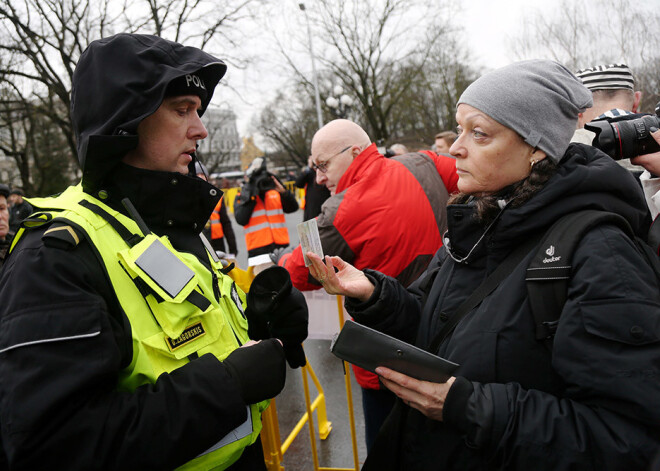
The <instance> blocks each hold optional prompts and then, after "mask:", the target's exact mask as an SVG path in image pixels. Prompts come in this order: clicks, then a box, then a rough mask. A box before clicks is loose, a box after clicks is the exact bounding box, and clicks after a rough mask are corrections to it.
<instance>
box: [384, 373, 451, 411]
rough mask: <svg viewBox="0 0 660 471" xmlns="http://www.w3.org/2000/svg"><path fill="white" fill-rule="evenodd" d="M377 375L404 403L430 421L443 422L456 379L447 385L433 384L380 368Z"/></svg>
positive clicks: (449, 380) (449, 381) (448, 381)
mask: <svg viewBox="0 0 660 471" xmlns="http://www.w3.org/2000/svg"><path fill="white" fill-rule="evenodd" d="M376 373H377V374H378V376H380V379H381V381H382V382H383V384H384V385H385V387H386V388H387V389H389V390H390V391H392V392H393V393H394V394H396V395H397V396H399V397H400V398H401V399H402V400H403V402H404V403H406V404H407V405H409V406H410V407H412V408H413V409H417V410H418V411H420V412H421V413H422V414H424V415H425V416H427V417H428V418H429V419H433V420H438V421H440V422H442V411H443V408H444V406H445V399H446V398H447V393H448V392H449V388H451V385H452V384H454V381H455V380H456V378H455V377H453V376H452V377H451V378H449V379H448V380H447V382H446V383H431V382H429V381H420V380H418V379H415V378H411V377H410V376H406V375H404V374H403V373H397V372H396V371H394V370H390V369H389V368H385V367H384V366H379V367H378V368H376Z"/></svg>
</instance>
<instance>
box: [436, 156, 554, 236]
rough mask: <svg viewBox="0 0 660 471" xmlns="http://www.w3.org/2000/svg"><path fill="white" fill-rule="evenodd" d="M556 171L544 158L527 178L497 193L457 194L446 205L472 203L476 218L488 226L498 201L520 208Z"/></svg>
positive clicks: (551, 161)
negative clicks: (475, 210)
mask: <svg viewBox="0 0 660 471" xmlns="http://www.w3.org/2000/svg"><path fill="white" fill-rule="evenodd" d="M556 171H557V164H556V163H555V162H554V161H553V160H552V159H551V158H550V157H546V158H545V159H543V160H541V161H540V162H538V163H537V164H535V165H534V166H533V167H532V171H531V172H530V173H529V176H528V177H527V178H524V179H522V180H520V181H519V182H516V183H514V184H512V185H509V186H507V187H506V188H503V189H502V190H500V191H498V192H497V193H493V194H492V195H487V196H473V195H469V194H467V193H457V194H455V195H453V196H452V197H450V198H449V203H448V204H465V203H467V202H468V201H472V202H474V203H475V205H476V207H477V216H478V217H479V219H480V220H481V221H482V222H483V223H484V224H488V223H489V222H491V221H492V220H493V219H495V217H496V216H497V215H498V214H499V212H500V210H501V208H500V206H499V204H498V201H499V200H502V199H503V200H506V201H508V202H509V204H508V207H509V208H517V207H519V206H522V205H523V204H524V203H526V202H527V201H529V199H530V198H531V197H532V196H534V195H535V194H536V193H538V191H539V190H540V189H541V188H543V186H544V185H545V184H546V183H547V181H548V180H550V177H552V176H553V175H554V174H555V172H556Z"/></svg>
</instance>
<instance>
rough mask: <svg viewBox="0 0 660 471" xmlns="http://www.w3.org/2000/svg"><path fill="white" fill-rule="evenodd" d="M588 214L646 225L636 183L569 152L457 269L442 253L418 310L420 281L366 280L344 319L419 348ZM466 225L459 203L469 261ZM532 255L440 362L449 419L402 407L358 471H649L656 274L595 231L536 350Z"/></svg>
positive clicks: (659, 315) (444, 349)
mask: <svg viewBox="0 0 660 471" xmlns="http://www.w3.org/2000/svg"><path fill="white" fill-rule="evenodd" d="M588 208H590V209H602V210H609V211H614V212H616V213H618V214H621V215H622V216H624V217H625V218H626V219H627V220H628V221H629V222H630V224H631V225H632V227H633V228H634V229H636V230H637V231H639V232H640V233H641V232H643V230H644V228H645V227H647V223H648V219H647V214H646V212H647V210H646V206H645V203H644V198H643V196H642V194H641V192H640V190H639V186H638V185H637V184H636V183H635V181H634V179H633V177H632V176H631V175H629V174H628V172H627V171H626V170H624V169H623V168H622V167H620V166H619V165H617V164H616V163H615V162H614V161H613V160H611V159H610V158H609V157H607V156H606V155H605V154H603V153H601V152H600V151H597V150H595V149H594V148H592V147H589V146H583V145H581V144H574V145H571V147H569V149H568V151H567V156H565V158H564V160H563V161H562V162H561V164H560V167H559V169H558V171H557V174H556V175H554V176H553V177H552V178H551V179H550V181H549V182H548V183H547V184H546V185H545V186H544V187H543V188H542V189H541V190H540V191H539V192H538V193H537V194H536V195H534V196H533V197H532V198H531V199H530V200H529V201H528V202H526V203H525V204H524V205H523V206H521V207H519V208H514V209H506V210H505V211H504V212H503V214H502V216H501V218H500V219H499V221H498V222H497V223H496V226H495V227H494V230H493V231H492V232H491V233H490V235H489V236H488V237H486V239H485V240H484V241H482V243H481V244H480V245H479V246H477V247H476V249H475V251H474V252H473V256H471V257H470V258H469V259H468V261H467V262H466V263H457V262H455V261H454V260H452V258H450V257H448V256H447V252H446V248H445V247H443V248H441V249H440V251H439V252H438V253H437V254H436V257H435V259H434V260H433V261H432V262H431V264H430V265H429V268H428V270H433V269H435V268H437V267H440V271H439V272H438V275H437V277H436V278H435V280H434V282H433V284H432V286H431V288H430V292H429V295H428V298H427V301H426V303H425V304H424V305H421V299H422V292H421V290H420V285H421V281H420V280H422V279H424V275H423V276H422V277H421V278H420V280H418V282H416V283H415V284H413V285H412V286H411V287H410V289H409V290H408V291H406V290H405V289H404V288H403V287H402V286H401V285H399V284H398V283H397V282H396V280H394V279H391V278H388V277H385V276H384V275H381V274H379V273H377V272H373V271H370V272H368V274H369V275H370V276H372V277H373V279H374V280H375V281H376V285H377V289H376V292H375V293H374V296H372V298H371V299H370V300H369V301H367V302H365V303H357V301H356V300H351V299H349V300H347V302H346V305H347V308H348V310H349V312H350V314H351V315H352V316H354V318H355V319H356V320H358V321H359V322H362V323H364V324H366V325H369V326H372V327H374V328H376V329H378V330H381V331H384V332H386V333H389V334H391V335H394V336H397V337H399V338H402V339H404V340H407V341H409V342H412V343H415V344H417V345H418V346H420V347H423V348H426V347H428V346H429V345H430V343H431V342H432V339H433V337H434V335H435V334H436V333H437V332H438V331H439V330H440V329H441V327H442V326H443V325H444V323H445V322H447V321H448V320H449V319H451V316H452V313H453V312H454V311H455V310H456V309H457V307H458V306H459V305H460V304H461V303H462V302H463V301H464V300H465V299H466V298H467V297H468V296H469V295H470V294H472V292H473V291H474V290H475V288H476V287H477V286H478V285H479V284H480V283H481V282H482V281H483V280H484V278H485V277H486V276H487V274H489V273H491V272H492V271H493V270H494V269H495V268H496V267H497V266H498V264H499V263H501V262H502V260H503V259H504V258H505V257H506V256H507V254H509V253H510V252H511V250H512V249H513V248H515V247H516V246H517V245H519V244H521V243H522V242H523V241H525V239H526V238H527V237H529V236H530V235H531V234H534V233H536V232H538V231H541V232H545V230H546V229H547V228H548V227H549V226H550V225H551V224H552V223H553V222H554V221H555V220H557V219H558V218H559V217H561V216H562V215H564V214H566V213H569V212H572V211H575V210H579V209H588ZM471 214H472V207H470V206H468V205H454V206H451V205H450V206H449V208H448V224H449V231H448V237H449V239H450V242H451V247H452V249H451V250H454V251H455V253H456V254H459V253H462V254H467V253H468V252H469V250H470V249H471V248H472V247H473V246H474V244H475V242H476V240H477V239H478V238H479V236H480V235H481V234H482V233H483V227H482V225H481V224H479V223H478V222H475V221H476V220H475V219H473V218H472V217H471ZM534 251H535V250H534ZM453 253H454V252H453ZM531 255H532V254H531V253H530V255H529V256H528V257H526V258H525V259H524V260H523V261H522V262H521V263H520V264H519V265H518V267H516V268H515V269H514V270H513V271H512V273H511V274H510V275H509V276H508V277H507V278H506V279H504V280H503V281H502V282H501V284H500V285H499V287H498V288H497V289H496V290H495V291H494V292H493V293H492V294H491V295H489V296H488V297H487V298H485V299H484V300H483V302H482V303H481V304H480V305H479V306H477V307H476V308H475V309H474V310H473V311H472V312H470V313H469V314H468V315H467V316H466V317H465V318H463V320H462V321H461V322H460V323H459V324H458V326H457V327H456V330H455V331H454V333H453V334H452V336H451V337H450V338H448V339H446V340H445V341H444V342H443V343H442V344H441V345H440V347H439V351H437V352H435V353H437V354H438V355H440V356H442V357H445V358H448V359H450V360H452V361H454V362H456V363H459V364H460V367H459V368H458V370H457V371H456V376H457V380H456V382H455V383H454V385H453V386H452V388H451V389H450V392H449V394H448V396H447V398H446V402H445V405H444V412H443V418H444V421H443V422H440V421H434V420H430V419H428V418H426V417H425V416H424V415H423V414H421V413H420V412H418V411H417V410H414V409H410V408H408V407H406V406H405V405H403V403H402V402H399V403H398V404H397V406H396V407H395V409H394V412H393V413H392V414H391V415H390V417H389V418H388V421H387V422H386V424H385V426H384V429H383V430H382V431H381V434H380V435H379V438H378V440H377V442H376V445H375V446H374V448H373V449H372V451H371V454H370V456H369V457H368V458H367V461H366V463H365V466H364V468H363V469H369V470H372V469H415V470H427V469H428V470H430V469H434V470H436V469H443V470H453V469H455V470H471V469H474V470H477V469H478V470H488V469H506V470H530V469H534V470H553V471H559V470H568V469H573V470H577V469H579V470H623V469H626V470H632V469H640V470H641V469H646V468H647V466H648V462H649V460H650V459H651V457H652V456H653V455H654V453H655V452H656V451H657V450H658V447H659V446H660V440H659V434H660V290H659V287H658V281H657V279H656V276H655V274H654V272H653V271H652V269H651V268H650V267H649V266H648V265H647V263H646V262H644V261H643V258H642V255H641V254H639V253H638V251H637V249H636V247H635V245H634V243H633V242H632V241H631V240H630V238H629V237H628V236H627V235H625V234H624V233H623V232H622V231H621V230H620V229H618V228H617V227H614V226H610V225H601V226H598V227H596V228H594V229H592V230H591V231H590V232H588V233H587V234H586V236H585V237H584V238H583V240H582V241H581V242H580V244H579V245H578V247H577V249H576V251H575V253H574V255H573V264H572V266H573V269H572V276H571V280H570V283H569V288H568V298H567V302H566V304H565V306H564V309H563V312H562V313H561V319H560V322H559V326H558V329H557V333H556V337H555V339H554V346H553V347H552V350H550V349H549V348H548V346H547V345H546V344H545V343H543V342H541V341H538V340H536V339H535V330H534V328H535V326H534V319H533V318H532V314H531V312H530V308H529V302H528V295H527V290H526V285H525V270H526V268H527V266H528V264H529V261H530V259H531ZM556 255H560V254H556ZM640 333H641V334H640Z"/></svg>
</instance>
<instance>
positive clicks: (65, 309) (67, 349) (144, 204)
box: [0, 164, 283, 470]
mask: <svg viewBox="0 0 660 471" xmlns="http://www.w3.org/2000/svg"><path fill="white" fill-rule="evenodd" d="M174 180H176V181H177V183H176V184H174V183H173V181H174ZM104 188H105V189H106V191H107V192H108V194H109V195H110V196H109V200H108V201H107V202H108V203H109V204H110V205H111V206H114V207H115V209H117V210H121V204H120V203H119V200H120V199H121V198H122V197H125V196H128V197H129V198H130V200H131V202H132V203H133V204H134V206H135V207H136V208H137V209H138V212H139V213H140V214H141V215H142V216H143V218H144V219H145V221H146V223H147V225H148V226H149V228H150V229H151V230H152V231H153V232H155V233H157V234H159V235H167V236H168V237H169V238H170V241H171V242H172V244H173V245H174V247H175V248H177V249H178V250H182V251H187V252H190V253H194V254H196V255H197V256H198V258H199V259H200V260H201V261H205V260H206V261H207V260H208V256H207V255H206V253H205V251H204V250H205V249H204V247H203V245H202V243H201V240H200V238H199V234H198V233H199V230H200V229H201V227H202V226H203V224H204V222H205V221H206V219H207V218H208V215H209V214H210V212H211V210H212V208H213V206H214V205H215V203H216V202H217V199H218V197H219V196H220V194H219V192H217V193H215V194H216V195H217V196H216V197H215V198H209V197H208V195H209V191H211V190H213V188H214V187H213V186H212V185H210V184H208V183H206V182H204V181H202V180H200V179H197V178H195V177H184V176H183V175H179V174H176V173H169V172H153V171H146V170H140V169H135V168H132V167H129V166H126V165H123V164H120V165H119V166H118V167H117V168H116V170H115V171H114V172H113V175H112V176H111V178H110V181H109V183H108V185H107V186H105V187H104ZM195 195H197V197H198V198H199V201H197V204H195V205H194V206H191V200H194V199H195ZM205 199H208V201H207V202H206V203H202V201H203V200H205ZM191 207H195V208H197V209H196V210H191ZM197 227H198V228H199V229H196V228H197ZM45 230H46V229H45V228H41V229H36V230H31V231H28V233H27V234H26V235H25V236H24V239H23V240H21V241H20V243H19V244H18V245H17V247H16V248H15V250H14V251H13V252H12V253H11V254H10V256H9V257H8V260H7V262H6V264H5V266H4V268H3V270H2V272H1V273H0V422H1V429H0V430H1V435H0V436H1V437H2V440H1V443H2V447H0V469H4V468H3V465H4V466H7V463H6V462H5V463H3V459H4V460H8V461H9V464H10V468H9V469H12V470H14V469H16V470H18V469H24V470H35V469H62V470H64V469H68V470H74V469H75V470H91V469H117V470H119V469H121V470H128V469H143V470H146V469H154V470H155V469H159V470H160V469H163V470H164V469H173V468H175V467H176V466H179V465H181V464H183V463H185V462H187V461H189V460H191V459H192V458H194V457H195V456H197V455H198V454H200V453H202V452H204V451H205V450H207V449H208V448H209V447H211V446H212V445H213V444H215V443H216V442H217V441H218V440H220V439H221V438H222V437H223V436H224V435H226V434H227V433H228V432H229V431H230V430H232V429H234V428H236V427H237V426H238V425H240V424H241V423H242V422H244V421H245V419H246V405H245V403H244V402H243V400H242V398H241V394H240V389H239V385H238V384H237V383H236V381H235V380H234V379H233V378H232V377H231V376H230V375H229V374H228V373H227V370H226V369H225V367H224V365H223V363H222V362H220V361H218V360H217V359H216V358H215V357H214V356H213V355H210V354H207V355H204V356H201V357H199V358H198V359H196V360H193V361H191V362H190V363H188V364H186V365H184V366H183V367H181V368H179V369H177V370H175V371H173V372H172V373H170V374H163V375H161V376H160V377H159V378H158V380H157V381H156V383H155V384H153V385H145V386H141V387H139V388H138V389H137V390H136V391H135V392H134V393H127V392H118V391H117V390H116V385H117V379H118V375H119V372H120V370H121V369H123V368H125V367H126V366H128V365H129V364H130V362H131V358H132V355H133V350H132V342H131V327H130V324H129V322H128V319H127V318H126V316H125V314H124V313H123V311H122V309H121V308H120V305H119V302H118V300H117V295H116V294H115V292H114V290H113V289H112V286H111V285H110V283H109V280H108V278H107V276H106V275H105V271H104V269H103V268H102V265H101V264H100V261H99V259H98V258H97V257H96V255H95V252H94V249H93V248H92V246H91V244H90V243H89V242H88V241H87V240H85V239H84V236H83V235H82V233H78V235H79V236H82V237H83V238H82V240H81V241H80V243H79V244H77V245H76V244H75V243H71V244H66V243H59V242H60V241H55V242H53V241H50V240H49V239H48V238H47V237H46V238H43V237H42V236H43V234H44V232H45ZM97 331H100V333H99V334H98V335H91V336H85V334H91V333H94V332H97ZM68 337H73V338H74V339H68V340H67V338H68ZM76 337H77V338H76ZM53 338H57V339H60V340H58V341H49V342H41V341H42V340H43V339H53ZM3 349H8V350H6V351H2V350H3ZM282 361H283V360H282ZM260 447H261V444H260V443H259V442H257V443H255V444H254V445H253V446H252V447H249V448H248V450H247V451H246V452H244V455H243V456H242V458H241V460H240V461H239V462H238V463H236V464H235V465H234V466H235V468H234V469H263V455H262V454H261V451H260ZM252 448H254V450H251V449H252ZM3 455H4V458H3ZM259 466H260V468H259Z"/></svg>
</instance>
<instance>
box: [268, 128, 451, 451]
mask: <svg viewBox="0 0 660 471" xmlns="http://www.w3.org/2000/svg"><path fill="white" fill-rule="evenodd" d="M312 168H313V169H314V170H315V171H316V182H317V183H318V184H320V185H325V186H326V187H327V188H328V190H330V194H331V197H330V198H329V199H328V200H327V201H326V202H325V203H324V204H323V207H322V212H321V214H320V215H319V217H318V218H317V224H318V228H319V235H320V237H321V245H322V246H323V253H324V254H326V255H336V256H339V257H341V258H342V259H344V260H346V261H349V263H351V264H352V265H353V266H355V267H359V268H360V269H362V268H372V269H375V270H378V271H381V272H383V273H386V274H388V275H390V276H393V277H395V278H397V279H398V280H399V281H400V282H401V284H403V285H404V286H408V285H409V284H410V283H411V282H412V281H414V280H415V279H416V278H417V277H418V276H419V275H420V274H421V273H422V272H423V271H424V269H425V268H426V266H427V265H428V263H429V261H430V260H431V258H432V257H433V255H434V254H435V252H436V251H437V250H438V249H439V248H440V246H441V245H442V235H443V233H444V232H445V230H446V228H447V221H446V211H445V208H446V206H447V199H448V197H449V195H450V194H451V193H453V192H455V191H457V186H456V183H457V181H458V177H457V176H456V164H455V160H454V159H451V158H449V157H446V156H438V155H436V154H435V153H433V152H431V151H420V152H414V153H408V154H404V155H400V156H396V157H393V158H391V159H386V158H385V157H384V156H383V155H382V154H380V153H379V152H378V149H377V148H376V145H375V144H373V143H372V142H371V139H370V138H369V136H368V135H367V133H366V132H365V131H364V130H363V129H362V128H361V127H360V126H359V125H357V124H356V123H354V122H352V121H349V120H345V119H338V120H335V121H331V122H330V123H328V124H327V125H325V126H324V127H323V128H321V129H320V130H319V131H318V132H317V133H316V134H315V135H314V139H313V140H312ZM278 264H279V265H281V266H284V267H285V268H286V269H287V270H288V271H289V273H290V274H291V280H292V281H293V285H294V286H295V287H296V288H298V289H300V290H314V289H319V288H320V287H321V285H320V284H319V283H318V282H317V281H316V280H315V279H314V278H312V277H311V276H310V274H309V270H308V269H307V268H306V267H305V263H304V259H303V254H302V250H301V248H300V246H298V247H297V248H296V249H295V250H294V251H293V252H292V253H290V254H286V255H284V256H282V257H281V258H280V259H279V260H278ZM353 369H354V370H355V376H356V378H357V380H358V383H359V384H360V386H361V387H362V403H363V409H364V414H365V425H366V438H367V448H370V446H371V444H372V443H373V440H374V439H375V437H376V434H377V433H378V430H379V429H380V426H381V425H382V422H383V420H384V419H385V417H386V416H387V414H388V413H389V410H390V409H391V407H392V404H393V403H394V395H393V394H392V393H391V392H389V391H388V390H386V389H381V387H380V385H379V383H378V377H377V376H376V375H374V374H371V373H369V372H367V371H365V370H362V369H360V368H358V367H353Z"/></svg>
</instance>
